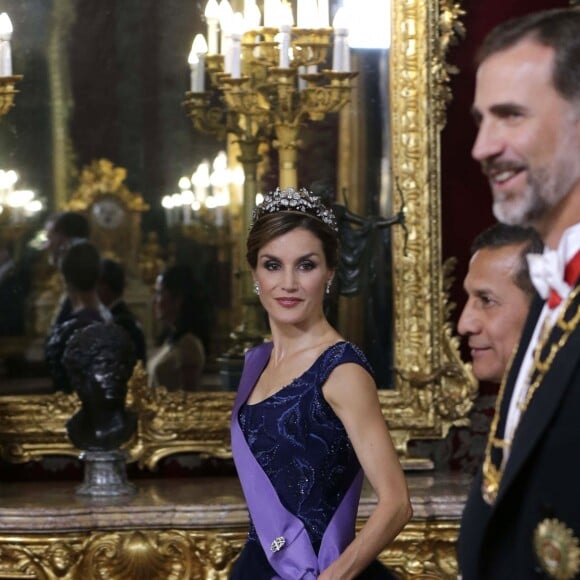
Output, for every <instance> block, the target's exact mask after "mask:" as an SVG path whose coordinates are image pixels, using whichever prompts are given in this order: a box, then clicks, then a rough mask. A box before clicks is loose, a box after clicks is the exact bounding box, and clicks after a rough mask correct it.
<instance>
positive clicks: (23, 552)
mask: <svg viewBox="0 0 580 580" xmlns="http://www.w3.org/2000/svg"><path fill="white" fill-rule="evenodd" d="M360 525H362V522H361V523H360ZM360 525H359V527H360ZM458 530H459V523H458V522H453V521H438V522H437V521H435V522H411V523H410V524H408V525H407V527H406V528H405V529H404V530H403V532H401V534H399V536H398V537H397V539H396V540H395V541H394V542H393V544H392V545H391V546H390V547H389V548H388V549H387V550H385V551H384V552H382V554H381V555H380V557H379V558H380V560H381V561H382V562H383V563H384V564H386V565H387V566H389V567H390V568H391V569H392V570H393V571H395V572H396V573H397V574H398V575H399V576H400V577H401V578H421V579H422V580H427V579H431V578H432V579H438V580H442V579H446V578H449V579H451V578H457V562H456V558H455V543H456V540H457V534H458ZM246 534H247V530H246V529H245V528H244V529H237V528H236V529H232V530H128V531H115V532H92V533H87V534H82V533H61V534H60V535H56V536H55V535H53V534H51V535H50V536H42V535H32V534H30V535H17V534H11V535H4V536H0V578H13V577H14V574H16V573H18V574H19V576H18V577H24V578H44V579H46V580H57V579H60V580H73V579H76V578H108V579H110V580H142V579H143V578H147V579H148V580H167V579H170V580H186V579H190V578H211V579H214V580H219V579H224V580H225V579H226V578H227V577H228V574H229V571H230V569H231V566H232V564H233V562H234V561H235V559H236V557H237V555H238V554H239V552H240V550H241V548H242V546H243V544H244V542H245V539H246Z"/></svg>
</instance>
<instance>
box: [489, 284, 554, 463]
mask: <svg viewBox="0 0 580 580" xmlns="http://www.w3.org/2000/svg"><path fill="white" fill-rule="evenodd" d="M543 307H544V300H543V299H542V298H541V297H540V296H539V295H538V294H536V296H535V298H534V300H533V301H532V304H531V306H530V312H529V314H528V317H527V319H526V324H525V325H524V330H523V331H522V336H521V337H520V342H519V344H518V347H517V351H516V354H515V356H514V360H513V361H512V364H511V366H510V368H509V370H508V376H507V379H506V389H505V392H504V394H503V399H502V401H501V406H500V408H499V409H498V411H497V412H498V413H499V414H500V415H499V422H498V428H497V435H498V436H499V437H503V436H504V435H505V424H506V421H507V415H508V410H509V407H510V401H511V398H512V394H513V391H514V387H515V383H516V381H517V378H518V374H519V371H520V367H521V366H522V361H523V359H524V355H525V354H526V351H527V350H528V345H529V344H530V340H531V339H532V335H533V334H534V329H535V328H536V323H537V321H538V317H539V316H540V313H541V312H542V308H543ZM494 451H497V456H494V457H493V461H494V463H495V464H496V466H498V467H499V464H500V462H501V454H500V453H499V449H497V450H494ZM494 455H495V454H494Z"/></svg>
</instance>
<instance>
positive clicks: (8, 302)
mask: <svg viewBox="0 0 580 580" xmlns="http://www.w3.org/2000/svg"><path fill="white" fill-rule="evenodd" d="M28 286H29V284H28V280H27V276H26V274H25V272H24V271H23V269H22V268H21V267H20V266H19V264H18V263H17V262H16V261H15V260H14V244H13V243H12V242H11V241H8V240H2V239H0V336H22V335H24V334H25V332H26V324H25V300H26V295H27V292H28Z"/></svg>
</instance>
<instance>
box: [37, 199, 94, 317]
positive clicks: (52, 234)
mask: <svg viewBox="0 0 580 580" xmlns="http://www.w3.org/2000/svg"><path fill="white" fill-rule="evenodd" d="M45 233H46V246H45V248H46V251H47V252H48V261H49V263H50V264H51V265H53V266H54V267H55V268H56V269H57V270H60V264H61V261H62V259H63V257H64V255H65V253H66V251H67V250H68V249H69V247H70V246H71V245H72V244H74V243H76V242H79V241H82V240H88V239H89V234H90V225H89V221H88V219H87V218H86V217H85V216H84V215H83V214H81V213H78V212H74V211H65V212H60V213H57V214H54V215H53V216H51V217H50V218H49V219H48V220H47V222H46V225H45ZM70 313H71V305H70V302H69V300H68V298H67V296H66V294H64V295H63V296H62V297H61V299H60V302H59V304H58V306H57V309H56V313H55V316H54V320H53V322H54V323H56V324H60V323H61V322H64V321H65V320H66V319H67V318H68V316H69V315H70Z"/></svg>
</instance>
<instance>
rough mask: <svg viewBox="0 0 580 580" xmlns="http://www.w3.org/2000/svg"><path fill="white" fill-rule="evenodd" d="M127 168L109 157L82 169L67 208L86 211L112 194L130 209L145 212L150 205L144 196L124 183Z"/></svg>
mask: <svg viewBox="0 0 580 580" xmlns="http://www.w3.org/2000/svg"><path fill="white" fill-rule="evenodd" d="M126 177H127V170H126V169H125V168H124V167H115V166H114V165H113V163H112V162H111V161H109V160H108V159H97V160H95V161H93V162H92V163H91V164H90V165H87V166H86V167H84V168H83V170H82V171H81V175H80V177H79V185H78V187H77V189H76V190H75V191H74V193H73V194H72V196H71V198H70V200H69V202H68V203H67V208H68V209H70V210H72V211H86V210H87V209H88V208H89V206H90V205H91V204H92V203H93V202H94V201H95V200H96V199H97V198H99V197H101V196H103V195H111V196H114V197H115V198H116V199H118V200H119V201H121V202H122V203H123V205H124V206H125V207H126V208H127V209H128V210H129V211H135V212H144V211H147V210H148V209H149V206H148V205H147V204H146V203H145V202H144V201H143V198H142V197H141V196H140V195H138V194H136V193H133V192H131V191H129V189H128V188H127V186H126V185H125V184H124V181H125V179H126Z"/></svg>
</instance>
